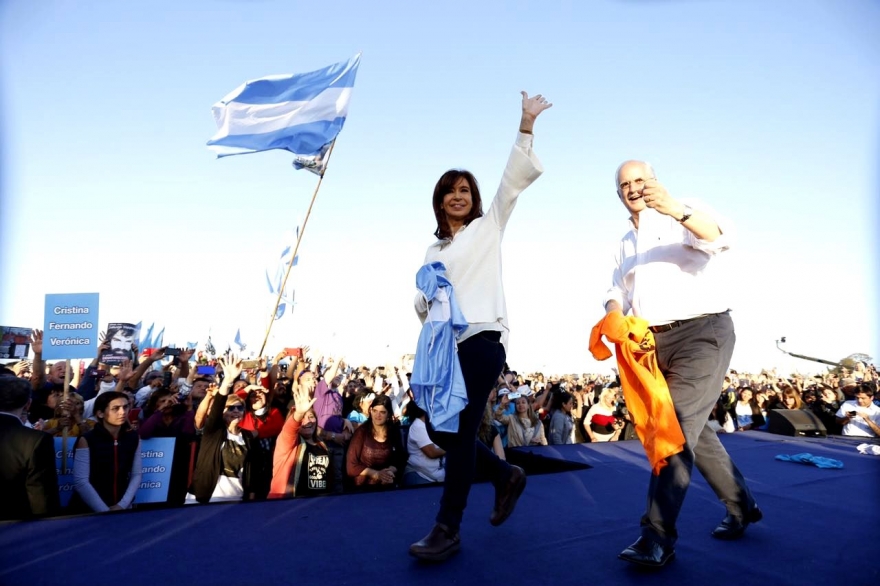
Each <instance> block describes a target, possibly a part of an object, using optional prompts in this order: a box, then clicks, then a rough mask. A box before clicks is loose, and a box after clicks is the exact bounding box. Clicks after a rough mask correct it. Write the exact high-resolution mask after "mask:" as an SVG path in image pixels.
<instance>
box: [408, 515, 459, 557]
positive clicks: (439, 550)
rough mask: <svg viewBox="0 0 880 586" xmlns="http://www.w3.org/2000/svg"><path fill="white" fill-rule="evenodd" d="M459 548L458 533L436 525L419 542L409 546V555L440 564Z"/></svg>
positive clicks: (441, 525) (444, 526)
mask: <svg viewBox="0 0 880 586" xmlns="http://www.w3.org/2000/svg"><path fill="white" fill-rule="evenodd" d="M460 548H461V538H460V537H459V535H458V531H455V532H452V531H450V530H449V528H448V527H446V525H443V524H441V523H437V524H436V525H434V528H433V529H431V532H430V533H428V534H427V535H426V536H425V537H424V538H423V539H422V540H421V541H416V542H415V543H413V544H412V545H410V546H409V555H411V556H413V557H417V558H419V559H420V560H426V561H429V562H442V561H445V560H446V559H447V558H448V557H449V556H451V555H452V554H454V553H456V552H457V551H458V550H459V549H460Z"/></svg>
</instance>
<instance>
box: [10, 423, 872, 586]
mask: <svg viewBox="0 0 880 586" xmlns="http://www.w3.org/2000/svg"><path fill="white" fill-rule="evenodd" d="M722 441H723V442H724V444H725V445H726V446H727V449H728V451H730V453H731V454H732V456H733V457H734V460H735V461H736V462H737V465H738V466H739V467H740V469H741V470H742V471H743V474H745V476H746V478H747V479H748V480H749V482H750V485H751V487H752V490H753V491H754V493H755V495H756V497H757V499H758V502H759V504H760V506H761V508H762V509H763V511H764V515H765V517H764V520H763V521H762V522H761V523H759V524H756V525H753V526H752V527H750V528H749V530H748V532H747V535H746V537H745V538H744V539H742V540H740V541H736V542H718V541H716V540H714V539H712V538H711V537H710V536H709V533H710V531H711V530H712V528H713V527H714V526H715V525H716V524H717V523H718V521H720V520H721V518H722V517H723V516H724V509H723V507H722V506H721V505H720V504H719V503H718V502H717V500H716V499H715V496H714V494H713V493H712V491H711V490H710V489H709V487H708V486H707V485H706V483H705V482H704V481H703V480H702V478H701V477H699V475H695V480H694V482H693V484H692V485H691V489H690V492H689V494H688V498H687V501H686V502H685V506H684V510H683V512H682V515H681V518H680V521H679V533H680V539H679V542H678V545H677V547H676V552H677V558H676V559H675V560H674V561H672V562H671V563H670V565H669V566H668V567H666V568H664V569H663V570H661V571H659V572H650V573H649V572H644V571H639V570H637V569H635V568H631V567H629V565H627V564H625V563H624V562H621V561H619V560H617V553H618V552H619V551H620V550H621V549H623V548H624V547H626V546H627V545H629V543H630V542H632V541H633V540H634V539H635V538H636V537H637V536H638V518H639V515H640V514H641V512H642V510H643V508H644V504H645V488H646V485H647V481H648V475H649V470H648V464H647V460H646V459H645V456H644V454H643V452H642V450H641V446H640V445H639V444H638V443H637V442H620V443H611V444H599V445H590V444H586V445H575V446H562V447H546V448H539V449H535V450H533V451H534V452H535V453H537V454H540V455H541V456H544V457H550V458H560V459H564V460H567V461H569V462H579V463H584V464H588V465H589V466H591V468H589V469H583V470H575V471H568V472H562V473H559V474H543V475H535V476H531V477H530V479H529V484H528V487H527V489H526V491H525V493H524V494H523V497H522V498H521V500H520V502H519V505H518V507H517V510H516V513H515V514H514V515H513V516H512V517H511V518H510V520H508V521H507V523H505V524H504V525H503V526H502V527H498V528H494V527H492V526H490V525H489V522H488V517H489V512H490V510H491V507H492V500H493V490H492V487H491V486H490V485H487V484H478V485H475V486H474V488H473V490H472V492H471V499H470V505H469V507H468V511H467V514H466V517H465V523H464V525H463V527H462V551H461V553H459V554H458V555H457V556H456V557H454V558H452V559H451V560H449V561H448V562H446V563H445V564H442V565H428V564H422V563H419V562H417V561H415V560H413V559H412V558H410V557H409V556H408V555H407V547H408V546H409V544H410V543H411V542H413V541H415V540H417V539H419V538H421V537H422V536H423V535H424V534H425V533H427V531H428V530H429V529H430V527H431V525H432V523H433V516H434V513H435V512H436V509H437V499H438V498H439V496H440V489H439V488H437V487H430V488H420V489H412V490H399V491H396V492H390V493H383V494H360V495H344V496H340V497H326V498H318V499H302V500H292V501H282V502H267V503H248V504H218V505H207V506H192V507H187V508H183V509H169V510H154V511H140V512H126V513H119V514H112V515H90V516H84V517H77V518H60V519H50V520H45V521H38V522H28V523H7V524H4V525H0V584H3V585H7V584H8V585H23V586H25V585H27V586H34V585H40V584H52V585H62V586H76V585H80V584H84V585H86V584H87V585H89V586H95V585H100V584H125V585H130V586H139V585H151V586H156V585H165V584H200V585H201V584H211V585H217V586H222V585H227V584H228V585H231V586H250V585H254V586H272V585H275V584H278V585H281V584H319V585H327V586H333V585H337V584H361V585H366V584H382V585H392V584H393V585H398V584H400V585H403V584H426V585H428V584H438V585H440V584H442V585H449V584H468V585H470V584H487V585H489V584H502V585H512V584H530V585H532V586H538V585H541V584H603V585H609V584H644V583H651V584H679V585H681V584H688V585H690V584H696V585H702V584H709V585H713V586H716V585H723V584H738V585H742V584H762V585H772V584H816V585H819V584H835V585H836V584H845V585H846V586H859V585H863V584H864V585H869V584H871V585H876V584H878V583H880V564H877V562H876V539H877V537H878V535H880V457H877V456H866V455H861V454H859V453H858V452H857V451H856V449H855V446H856V445H857V443H858V442H852V441H849V440H846V439H840V438H837V439H826V440H814V439H796V438H785V437H782V436H775V435H769V434H765V433H760V432H748V433H743V434H732V435H726V436H722ZM803 452H809V453H812V454H813V455H817V456H826V457H830V458H834V459H838V460H841V461H843V462H844V465H845V467H844V468H843V469H842V470H823V469H819V468H816V467H813V466H806V465H802V464H793V463H788V462H780V461H776V460H775V459H774V456H776V455H777V454H790V455H793V454H797V453H803Z"/></svg>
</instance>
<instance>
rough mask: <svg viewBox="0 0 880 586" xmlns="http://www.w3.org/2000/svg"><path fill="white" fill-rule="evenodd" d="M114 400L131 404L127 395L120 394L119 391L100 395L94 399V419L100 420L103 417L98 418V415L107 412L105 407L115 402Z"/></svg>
mask: <svg viewBox="0 0 880 586" xmlns="http://www.w3.org/2000/svg"><path fill="white" fill-rule="evenodd" d="M116 399H125V400H126V401H129V402H131V399H129V397H128V395H126V394H125V393H120V392H119V391H107V392H106V393H101V394H100V395H98V396H97V398H95V404H94V409H93V413H94V414H95V419H98V420H102V419H104V418H103V417H98V413H99V412H100V413H103V412H104V411H106V410H107V407H108V406H109V405H110V403H112V402H113V401H115V400H116Z"/></svg>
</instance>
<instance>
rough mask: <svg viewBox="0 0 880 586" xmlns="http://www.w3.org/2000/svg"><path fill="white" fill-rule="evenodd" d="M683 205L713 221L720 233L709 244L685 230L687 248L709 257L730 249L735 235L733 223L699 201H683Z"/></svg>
mask: <svg viewBox="0 0 880 586" xmlns="http://www.w3.org/2000/svg"><path fill="white" fill-rule="evenodd" d="M683 201H684V200H683ZM685 203H687V204H688V205H690V206H691V207H692V208H693V209H695V210H699V211H700V212H702V213H704V214H706V215H707V216H709V217H710V218H712V219H713V220H715V224H716V225H717V226H718V230H719V231H720V232H721V235H720V236H718V238H716V239H715V240H712V241H711V242H710V241H708V240H703V239H702V238H697V236H696V234H694V233H693V232H691V231H690V230H685V232H686V233H687V236H686V238H687V240H686V242H685V244H686V245H687V246H690V247H691V248H694V249H696V250H699V251H702V252H705V253H706V254H711V255H715V254H718V253H720V252H724V251H725V250H727V249H728V248H730V246H731V245H732V244H733V241H734V235H735V231H734V226H733V222H731V221H730V220H728V219H727V218H725V217H724V216H722V215H721V214H719V213H718V212H716V211H715V210H713V209H712V208H711V207H709V206H707V205H706V204H704V203H702V202H700V201H696V200H694V201H690V202H688V201H685Z"/></svg>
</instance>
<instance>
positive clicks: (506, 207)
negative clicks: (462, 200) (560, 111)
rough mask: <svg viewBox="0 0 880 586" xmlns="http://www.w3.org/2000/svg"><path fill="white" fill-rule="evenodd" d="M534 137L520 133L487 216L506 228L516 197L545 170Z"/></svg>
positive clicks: (500, 226)
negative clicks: (534, 143) (534, 145)
mask: <svg viewBox="0 0 880 586" xmlns="http://www.w3.org/2000/svg"><path fill="white" fill-rule="evenodd" d="M533 140H534V137H533V136H532V135H531V134H523V133H522V132H520V133H518V134H517V136H516V142H515V143H514V145H513V148H512V149H511V151H510V157H509V158H508V159H507V167H505V168H504V175H503V176H502V177H501V185H499V186H498V191H497V192H496V194H495V197H494V199H492V205H491V206H489V211H488V212H487V213H486V216H488V217H489V218H491V219H492V221H493V222H495V224H496V225H497V226H498V227H499V228H500V229H501V230H504V228H505V226H507V221H508V220H509V219H510V214H511V213H513V208H514V206H515V205H516V199H517V197H519V194H520V193H522V192H523V191H524V190H525V189H526V188H527V187H528V186H529V185H531V184H532V183H533V182H534V181H535V179H537V178H538V177H540V176H541V174H542V173H543V172H544V167H543V165H541V161H540V160H539V159H538V156H537V155H536V154H535V152H534V151H533V150H532V142H533Z"/></svg>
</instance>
